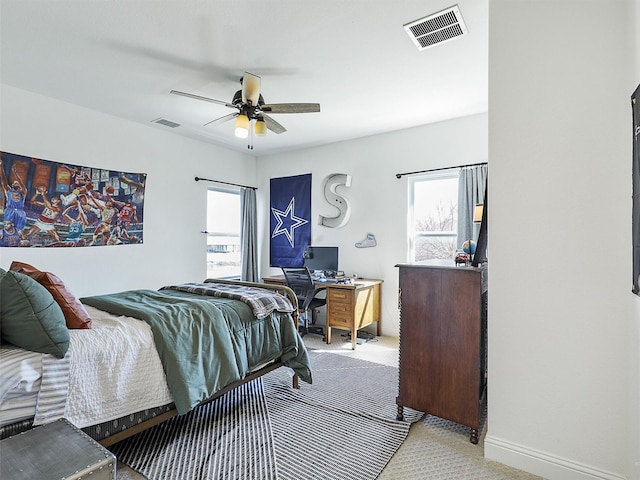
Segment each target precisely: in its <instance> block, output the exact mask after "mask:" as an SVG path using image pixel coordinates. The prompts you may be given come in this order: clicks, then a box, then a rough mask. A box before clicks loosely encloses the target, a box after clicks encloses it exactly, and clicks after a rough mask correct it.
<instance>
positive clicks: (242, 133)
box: [235, 114, 249, 138]
mask: <svg viewBox="0 0 640 480" xmlns="http://www.w3.org/2000/svg"><path fill="white" fill-rule="evenodd" d="M235 135H236V137H238V138H247V137H248V136H249V117H247V116H246V115H244V114H240V115H238V117H237V118H236V130H235Z"/></svg>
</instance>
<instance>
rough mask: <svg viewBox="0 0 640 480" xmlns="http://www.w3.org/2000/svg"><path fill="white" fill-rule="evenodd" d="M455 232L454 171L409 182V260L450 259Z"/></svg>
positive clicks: (456, 184) (455, 195) (455, 237)
mask: <svg viewBox="0 0 640 480" xmlns="http://www.w3.org/2000/svg"><path fill="white" fill-rule="evenodd" d="M457 231H458V172H457V171H454V172H446V173H442V172H439V173H433V174H430V175H425V176H420V177H414V178H411V179H410V180H409V259H410V261H421V260H431V259H453V258H454V256H455V251H456V247H457Z"/></svg>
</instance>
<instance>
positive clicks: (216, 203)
mask: <svg viewBox="0 0 640 480" xmlns="http://www.w3.org/2000/svg"><path fill="white" fill-rule="evenodd" d="M207 232H208V233H207V277H208V278H240V261H241V255H240V192H239V191H235V190H227V189H219V188H209V190H208V191H207Z"/></svg>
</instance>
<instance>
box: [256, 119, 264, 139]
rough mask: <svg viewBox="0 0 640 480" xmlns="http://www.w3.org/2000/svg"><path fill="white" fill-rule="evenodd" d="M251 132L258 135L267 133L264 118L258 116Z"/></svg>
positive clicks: (261, 135)
mask: <svg viewBox="0 0 640 480" xmlns="http://www.w3.org/2000/svg"><path fill="white" fill-rule="evenodd" d="M253 133H254V134H256V135H258V136H259V137H264V136H265V135H266V134H267V124H266V123H264V119H262V118H258V120H256V124H255V125H254V126H253Z"/></svg>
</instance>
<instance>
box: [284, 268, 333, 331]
mask: <svg viewBox="0 0 640 480" xmlns="http://www.w3.org/2000/svg"><path fill="white" fill-rule="evenodd" d="M281 268H282V273H284V280H285V283H286V285H287V287H289V288H290V289H291V290H293V292H294V293H295V294H296V297H297V298H298V311H299V312H301V313H303V314H304V324H303V326H302V327H301V331H300V333H301V334H302V335H305V334H307V333H317V334H319V335H324V332H323V330H322V327H311V328H309V315H308V312H309V310H311V324H312V325H313V324H315V323H316V309H318V308H320V307H322V306H323V305H326V304H327V299H326V298H323V297H317V296H316V295H317V294H318V293H319V292H321V291H322V290H325V289H326V287H317V288H316V286H315V284H314V283H313V279H312V278H311V273H310V272H309V269H308V268H307V267H281Z"/></svg>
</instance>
